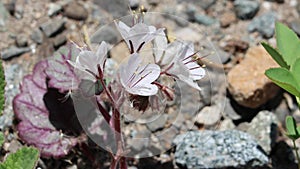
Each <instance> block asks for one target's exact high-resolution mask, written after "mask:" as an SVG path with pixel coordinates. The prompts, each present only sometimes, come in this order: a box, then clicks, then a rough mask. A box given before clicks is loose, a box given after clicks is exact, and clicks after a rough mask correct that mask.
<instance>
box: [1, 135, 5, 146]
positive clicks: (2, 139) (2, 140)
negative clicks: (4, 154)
mask: <svg viewBox="0 0 300 169" xmlns="http://www.w3.org/2000/svg"><path fill="white" fill-rule="evenodd" d="M4 141H5V138H4V135H3V133H2V132H1V133H0V147H2V144H3V143H4Z"/></svg>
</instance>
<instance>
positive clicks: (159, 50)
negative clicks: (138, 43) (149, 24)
mask: <svg viewBox="0 0 300 169" xmlns="http://www.w3.org/2000/svg"><path fill="white" fill-rule="evenodd" d="M153 47H154V48H153V54H154V60H155V63H156V64H158V65H160V66H161V68H162V69H163V70H162V71H163V72H164V73H165V74H167V75H169V76H173V77H175V78H177V79H179V80H182V81H184V82H186V83H187V84H189V85H190V86H191V87H193V88H195V89H198V90H201V89H200V87H199V86H198V84H197V83H196V82H194V81H195V80H200V79H201V78H203V77H204V75H205V70H204V69H203V68H202V67H201V66H199V65H198V64H197V63H196V61H197V59H195V58H194V55H195V54H196V53H194V45H193V44H192V43H189V44H187V43H181V42H179V41H174V42H172V43H169V44H167V38H166V35H165V34H164V33H163V32H162V33H160V34H159V35H158V36H157V37H156V38H155V39H154V43H153Z"/></svg>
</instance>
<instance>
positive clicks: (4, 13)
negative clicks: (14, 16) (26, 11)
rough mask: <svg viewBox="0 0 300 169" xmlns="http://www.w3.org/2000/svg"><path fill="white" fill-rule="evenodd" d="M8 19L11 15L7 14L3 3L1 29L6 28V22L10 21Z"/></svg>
mask: <svg viewBox="0 0 300 169" xmlns="http://www.w3.org/2000/svg"><path fill="white" fill-rule="evenodd" d="M8 17H9V13H8V12H7V10H6V8H5V7H4V5H3V3H2V2H0V27H1V26H5V22H6V20H7V19H8Z"/></svg>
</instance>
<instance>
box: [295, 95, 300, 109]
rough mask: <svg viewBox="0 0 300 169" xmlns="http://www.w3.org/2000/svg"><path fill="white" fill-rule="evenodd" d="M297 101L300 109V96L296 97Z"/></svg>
mask: <svg viewBox="0 0 300 169" xmlns="http://www.w3.org/2000/svg"><path fill="white" fill-rule="evenodd" d="M296 101H297V103H298V107H299V109H300V97H296Z"/></svg>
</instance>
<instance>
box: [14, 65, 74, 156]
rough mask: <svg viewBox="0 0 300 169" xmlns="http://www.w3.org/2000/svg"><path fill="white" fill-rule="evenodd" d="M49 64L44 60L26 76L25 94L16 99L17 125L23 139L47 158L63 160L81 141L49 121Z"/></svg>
mask: <svg viewBox="0 0 300 169" xmlns="http://www.w3.org/2000/svg"><path fill="white" fill-rule="evenodd" d="M49 65H51V64H48V63H47V61H41V62H39V63H38V64H37V65H36V66H35V68H34V72H33V75H27V76H25V77H24V79H23V81H22V85H21V86H20V89H21V93H20V94H18V95H17V96H16V97H15V98H14V100H13V107H14V112H15V114H16V117H17V118H18V119H19V120H20V123H19V124H18V126H17V129H18V131H19V136H20V138H21V139H22V140H24V141H25V142H26V143H28V144H30V145H34V146H36V147H37V148H39V149H40V151H41V154H42V156H44V157H62V156H65V155H66V154H67V153H68V152H69V151H70V149H71V148H72V147H74V146H75V145H76V144H77V138H76V137H70V136H68V137H67V136H65V135H64V134H63V133H61V132H60V131H58V130H56V128H55V127H54V126H53V125H52V124H51V122H50V120H49V111H48V110H47V108H46V106H45V103H44V101H43V97H44V95H45V93H46V92H47V87H46V86H47V85H46V81H47V80H46V79H47V78H46V74H45V71H46V70H47V69H49ZM47 66H48V67H47ZM53 77H54V76H52V78H53ZM50 81H51V78H50Z"/></svg>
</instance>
